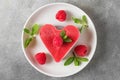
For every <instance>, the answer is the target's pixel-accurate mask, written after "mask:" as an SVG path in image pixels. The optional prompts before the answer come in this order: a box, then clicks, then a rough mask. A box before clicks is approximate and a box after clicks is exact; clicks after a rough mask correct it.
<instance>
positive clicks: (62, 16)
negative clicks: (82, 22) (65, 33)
mask: <svg viewBox="0 0 120 80" xmlns="http://www.w3.org/2000/svg"><path fill="white" fill-rule="evenodd" d="M56 19H57V20H58V21H61V22H63V21H65V20H66V12H65V11H64V10H59V11H58V12H57V14H56Z"/></svg>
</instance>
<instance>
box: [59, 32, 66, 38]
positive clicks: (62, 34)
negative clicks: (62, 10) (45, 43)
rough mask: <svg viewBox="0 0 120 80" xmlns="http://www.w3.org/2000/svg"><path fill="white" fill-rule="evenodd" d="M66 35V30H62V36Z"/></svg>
mask: <svg viewBox="0 0 120 80" xmlns="http://www.w3.org/2000/svg"><path fill="white" fill-rule="evenodd" d="M65 35H66V33H65V31H64V30H62V31H61V32H60V36H61V37H62V38H63V37H64V36H65Z"/></svg>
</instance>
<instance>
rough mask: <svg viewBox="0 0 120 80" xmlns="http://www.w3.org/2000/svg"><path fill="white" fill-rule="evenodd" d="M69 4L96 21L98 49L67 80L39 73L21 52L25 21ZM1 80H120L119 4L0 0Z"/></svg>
mask: <svg viewBox="0 0 120 80" xmlns="http://www.w3.org/2000/svg"><path fill="white" fill-rule="evenodd" d="M52 2H67V3H71V4H74V5H76V6H78V7H80V8H81V9H83V10H84V11H85V12H86V13H87V14H88V15H89V16H90V17H91V19H92V20H93V22H94V23H95V26H96V30H97V35H98V43H97V44H98V45H97V49H96V52H95V55H94V58H93V59H92V61H91V62H90V63H89V65H88V66H87V67H86V68H85V69H84V70H82V71H81V72H79V73H78V74H75V75H73V76H70V77H66V78H52V77H48V76H46V75H44V74H42V73H39V72H38V71H36V70H35V69H34V68H33V67H32V66H31V65H30V64H29V63H28V62H27V60H26V59H25V57H24V54H23V52H22V49H21V31H22V28H23V25H24V23H25V21H26V19H27V18H28V17H29V16H30V15H31V13H32V12H33V11H34V10H36V9H37V8H39V7H40V6H42V5H45V4H47V3H52ZM0 24H1V25H0V80H120V0H0Z"/></svg>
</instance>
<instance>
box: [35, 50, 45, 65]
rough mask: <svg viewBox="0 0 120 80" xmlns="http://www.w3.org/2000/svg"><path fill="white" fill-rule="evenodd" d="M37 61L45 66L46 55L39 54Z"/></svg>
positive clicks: (36, 57)
mask: <svg viewBox="0 0 120 80" xmlns="http://www.w3.org/2000/svg"><path fill="white" fill-rule="evenodd" d="M35 59H36V60H37V62H38V63H39V64H41V65H43V64H45V62H46V54H45V53H44V52H40V53H37V54H36V55H35Z"/></svg>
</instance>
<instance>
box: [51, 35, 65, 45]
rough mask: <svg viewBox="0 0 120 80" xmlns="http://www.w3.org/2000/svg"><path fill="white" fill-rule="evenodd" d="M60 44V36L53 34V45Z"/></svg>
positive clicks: (61, 42) (61, 41)
mask: <svg viewBox="0 0 120 80" xmlns="http://www.w3.org/2000/svg"><path fill="white" fill-rule="evenodd" d="M62 44H63V40H62V38H61V37H60V36H55V37H54V39H53V45H54V46H55V47H60V46H62Z"/></svg>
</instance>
